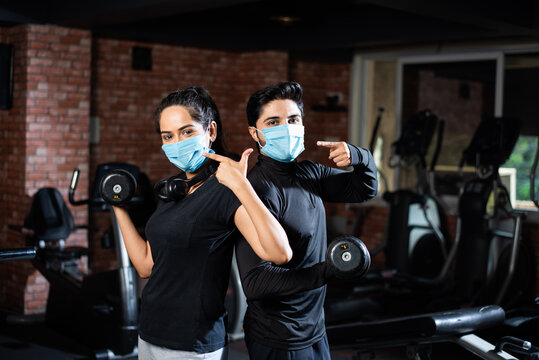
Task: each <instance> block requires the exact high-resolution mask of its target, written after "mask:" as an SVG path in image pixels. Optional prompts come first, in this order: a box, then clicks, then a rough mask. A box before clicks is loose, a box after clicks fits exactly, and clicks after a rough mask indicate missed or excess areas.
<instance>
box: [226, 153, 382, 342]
mask: <svg viewBox="0 0 539 360" xmlns="http://www.w3.org/2000/svg"><path fill="white" fill-rule="evenodd" d="M348 146H349V148H350V156H351V165H352V166H353V168H354V170H353V171H345V170H340V169H336V168H331V167H327V166H324V165H321V164H319V163H316V162H313V161H302V162H292V163H283V162H279V161H276V160H273V159H271V158H269V157H267V156H264V155H260V156H259V157H258V162H257V164H256V165H255V166H254V168H253V169H252V170H251V171H250V172H249V175H248V178H249V181H250V182H251V184H252V185H253V187H254V189H255V191H256V192H257V194H258V195H259V197H260V198H261V199H262V201H263V202H264V204H265V205H266V206H267V207H268V209H269V210H270V211H271V212H272V214H273V215H274V216H275V217H276V218H277V220H279V222H280V223H281V225H282V226H283V228H284V230H285V231H286V233H287V236H288V240H289V242H290V246H291V248H292V250H293V253H294V254H293V257H292V260H291V261H290V262H289V263H288V264H286V265H284V266H275V265H273V264H271V263H268V262H265V261H262V260H261V259H260V258H258V257H257V256H256V254H255V253H254V252H253V251H252V249H251V248H250V246H249V245H248V244H247V242H246V241H245V239H240V240H239V241H238V242H237V245H236V256H237V261H238V267H239V270H240V276H241V280H242V286H243V290H244V292H245V295H246V297H247V303H248V307H247V312H246V315H245V319H244V330H245V334H246V336H247V337H252V338H253V339H254V340H255V341H257V342H259V343H261V344H264V345H266V346H270V347H274V348H280V349H289V350H294V349H302V348H305V347H308V346H310V345H312V344H314V343H316V342H317V341H319V340H320V339H321V338H322V337H323V336H324V334H325V326H324V311H323V304H324V298H325V293H326V287H325V286H324V284H325V282H326V275H325V274H326V267H325V266H324V265H323V264H320V262H322V261H323V260H324V258H325V252H326V246H327V232H326V213H325V209H324V204H323V201H327V202H363V201H366V200H368V199H371V198H372V197H374V196H375V195H376V191H377V188H378V182H377V179H376V166H375V164H374V161H373V158H372V155H371V153H370V152H369V151H368V150H365V149H362V148H357V147H355V146H353V145H348Z"/></svg>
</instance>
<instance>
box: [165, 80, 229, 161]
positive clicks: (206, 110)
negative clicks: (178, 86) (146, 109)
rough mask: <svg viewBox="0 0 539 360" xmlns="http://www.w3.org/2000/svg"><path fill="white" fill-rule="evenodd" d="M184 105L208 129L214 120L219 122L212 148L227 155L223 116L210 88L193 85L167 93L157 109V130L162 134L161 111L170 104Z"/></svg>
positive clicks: (194, 118)
mask: <svg viewBox="0 0 539 360" xmlns="http://www.w3.org/2000/svg"><path fill="white" fill-rule="evenodd" d="M175 105H178V106H183V107H184V108H186V109H187V111H188V112H189V115H191V117H192V118H193V120H195V121H196V122H198V123H199V124H201V125H202V127H203V128H204V130H207V129H208V127H209V126H210V124H211V122H212V121H215V123H216V124H217V136H216V137H215V141H214V142H213V143H212V146H211V148H212V149H213V151H215V152H216V153H217V154H221V155H226V151H225V148H224V144H223V135H222V126H221V116H220V115H219V110H218V109H217V105H215V102H214V101H213V99H212V98H211V96H210V93H209V92H208V90H206V89H204V88H203V87H200V86H191V87H188V88H186V89H183V90H176V91H174V92H172V93H170V94H168V95H167V97H165V98H164V99H163V100H161V103H160V104H159V106H157V109H156V110H155V130H156V131H157V133H158V134H161V126H160V122H159V121H160V120H161V113H162V112H163V110H165V109H166V108H168V107H169V106H175Z"/></svg>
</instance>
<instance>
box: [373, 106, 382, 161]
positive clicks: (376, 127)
mask: <svg viewBox="0 0 539 360" xmlns="http://www.w3.org/2000/svg"><path fill="white" fill-rule="evenodd" d="M383 112H384V108H383V107H381V108H378V115H377V116H376V123H375V124H374V129H373V130H372V136H371V143H370V145H369V150H370V151H371V154H372V153H374V148H375V146H376V135H377V134H378V128H379V127H380V122H381V121H382V114H383Z"/></svg>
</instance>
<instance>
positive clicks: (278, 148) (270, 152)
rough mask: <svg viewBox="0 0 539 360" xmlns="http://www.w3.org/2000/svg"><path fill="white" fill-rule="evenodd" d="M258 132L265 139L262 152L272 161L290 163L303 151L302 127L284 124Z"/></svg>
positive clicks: (303, 133)
mask: <svg viewBox="0 0 539 360" xmlns="http://www.w3.org/2000/svg"><path fill="white" fill-rule="evenodd" d="M255 129H256V128H255ZM256 130H258V129H256ZM259 131H260V132H261V133H262V135H264V138H265V139H266V145H264V146H263V147H262V149H261V150H262V152H263V153H264V154H266V155H267V156H269V157H270V158H272V159H274V160H277V161H281V162H292V161H294V160H295V159H296V158H297V157H298V156H299V154H301V153H302V152H303V150H305V146H304V141H303V137H304V135H305V128H304V127H303V125H291V124H285V125H279V126H272V127H269V128H266V129H262V130H259Z"/></svg>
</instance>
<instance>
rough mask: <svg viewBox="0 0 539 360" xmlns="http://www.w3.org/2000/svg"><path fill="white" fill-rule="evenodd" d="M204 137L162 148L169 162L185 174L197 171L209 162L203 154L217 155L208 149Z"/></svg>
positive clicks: (194, 137)
mask: <svg viewBox="0 0 539 360" xmlns="http://www.w3.org/2000/svg"><path fill="white" fill-rule="evenodd" d="M204 135H205V134H202V135H197V136H193V137H191V138H189V139H185V140H183V141H178V142H176V143H174V144H165V145H163V146H162V147H161V148H162V149H163V151H164V152H165V155H166V156H167V158H168V160H169V161H170V162H171V163H173V164H174V165H176V166H177V167H179V168H180V169H182V170H183V171H185V172H188V173H192V172H195V171H197V170H198V169H199V168H200V167H201V166H202V164H204V163H205V162H206V160H208V158H207V157H204V156H202V154H203V153H208V152H209V153H212V154H215V151H213V150H212V149H210V148H208V147H206V145H205V143H206V138H205V136H204Z"/></svg>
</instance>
